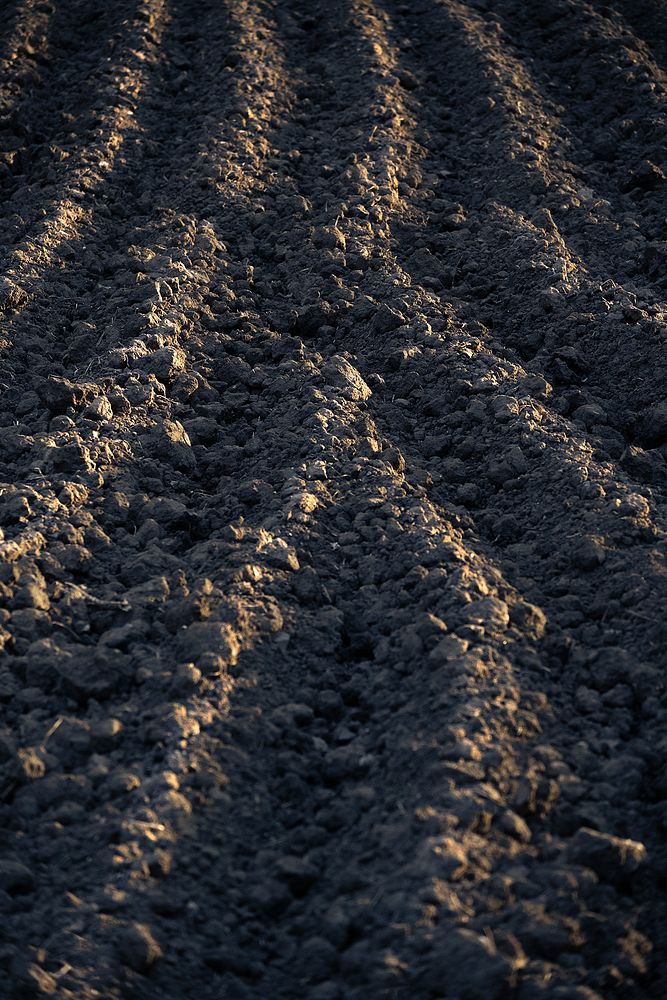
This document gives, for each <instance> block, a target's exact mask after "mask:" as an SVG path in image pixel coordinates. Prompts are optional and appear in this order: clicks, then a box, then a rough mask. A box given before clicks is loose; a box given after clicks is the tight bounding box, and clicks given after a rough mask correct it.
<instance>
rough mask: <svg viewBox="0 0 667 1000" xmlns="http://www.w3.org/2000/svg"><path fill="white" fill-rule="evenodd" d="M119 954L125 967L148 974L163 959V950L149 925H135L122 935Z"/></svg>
mask: <svg viewBox="0 0 667 1000" xmlns="http://www.w3.org/2000/svg"><path fill="white" fill-rule="evenodd" d="M118 953H119V955H120V958H121V961H122V962H123V964H124V965H127V966H129V967H130V968H131V969H134V971H135V972H147V971H148V969H150V967H151V966H152V965H154V964H155V962H156V961H157V960H158V958H161V956H162V949H161V948H160V946H159V944H158V943H157V941H156V940H155V938H154V937H153V934H152V932H151V929H150V927H148V925H147V924H138V923H135V924H131V925H130V926H129V927H126V928H125V929H124V930H123V932H122V933H121V935H120V939H119V941H118Z"/></svg>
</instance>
